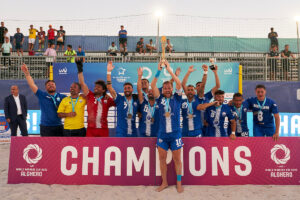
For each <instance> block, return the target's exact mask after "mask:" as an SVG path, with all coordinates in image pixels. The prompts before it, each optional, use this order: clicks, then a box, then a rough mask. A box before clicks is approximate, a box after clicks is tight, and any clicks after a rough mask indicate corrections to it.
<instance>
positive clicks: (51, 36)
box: [48, 28, 55, 40]
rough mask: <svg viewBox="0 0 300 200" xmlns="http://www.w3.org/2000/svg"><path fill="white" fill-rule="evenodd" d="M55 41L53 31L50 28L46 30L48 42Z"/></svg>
mask: <svg viewBox="0 0 300 200" xmlns="http://www.w3.org/2000/svg"><path fill="white" fill-rule="evenodd" d="M54 39H55V32H54V29H53V28H51V29H49V30H48V40H54Z"/></svg>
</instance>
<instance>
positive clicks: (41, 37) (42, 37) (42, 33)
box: [38, 27, 46, 51]
mask: <svg viewBox="0 0 300 200" xmlns="http://www.w3.org/2000/svg"><path fill="white" fill-rule="evenodd" d="M38 37H39V51H41V50H42V49H44V48H45V38H46V32H45V31H44V30H43V27H40V31H39V32H38Z"/></svg>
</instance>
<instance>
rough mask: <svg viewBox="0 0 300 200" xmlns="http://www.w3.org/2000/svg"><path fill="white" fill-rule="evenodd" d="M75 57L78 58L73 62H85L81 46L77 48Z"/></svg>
mask: <svg viewBox="0 0 300 200" xmlns="http://www.w3.org/2000/svg"><path fill="white" fill-rule="evenodd" d="M77 56H80V57H79V58H78V57H77V58H76V59H75V60H76V63H78V62H81V63H84V62H85V57H83V56H85V52H84V51H83V50H82V48H81V46H78V51H77Z"/></svg>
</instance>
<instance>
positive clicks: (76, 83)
mask: <svg viewBox="0 0 300 200" xmlns="http://www.w3.org/2000/svg"><path fill="white" fill-rule="evenodd" d="M72 84H75V85H77V86H78V87H79V90H81V85H80V84H79V83H78V82H73V83H72Z"/></svg>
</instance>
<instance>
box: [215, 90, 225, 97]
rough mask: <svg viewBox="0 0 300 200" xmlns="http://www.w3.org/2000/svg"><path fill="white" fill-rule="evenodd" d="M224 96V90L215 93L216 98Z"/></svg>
mask: <svg viewBox="0 0 300 200" xmlns="http://www.w3.org/2000/svg"><path fill="white" fill-rule="evenodd" d="M223 94H225V92H224V91H223V90H217V91H216V92H215V96H216V95H223Z"/></svg>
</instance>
